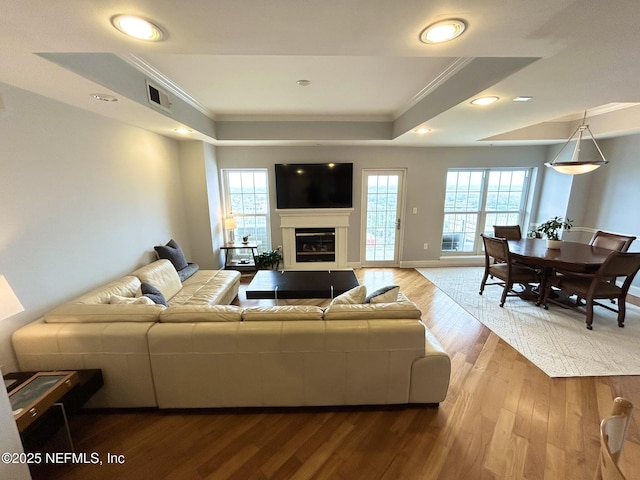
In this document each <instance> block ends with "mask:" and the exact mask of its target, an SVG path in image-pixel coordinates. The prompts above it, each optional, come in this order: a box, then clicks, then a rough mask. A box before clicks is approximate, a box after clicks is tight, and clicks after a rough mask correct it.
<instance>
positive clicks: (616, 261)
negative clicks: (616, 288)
mask: <svg viewBox="0 0 640 480" xmlns="http://www.w3.org/2000/svg"><path fill="white" fill-rule="evenodd" d="M639 269H640V252H638V253H635V252H634V253H629V252H611V254H610V255H609V256H608V257H607V259H606V260H605V261H604V263H603V264H602V266H601V267H600V269H599V270H598V273H597V274H596V276H597V277H598V278H600V279H607V278H612V277H626V278H625V280H624V284H623V287H622V289H623V290H627V289H628V288H629V285H631V282H632V281H633V278H634V277H635V275H636V273H638V270H639ZM625 287H626V288H625Z"/></svg>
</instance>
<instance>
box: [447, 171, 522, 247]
mask: <svg viewBox="0 0 640 480" xmlns="http://www.w3.org/2000/svg"><path fill="white" fill-rule="evenodd" d="M529 177H530V169H524V168H522V169H490V170H489V169H487V170H457V169H451V170H449V171H448V172H447V185H446V190H445V201H444V226H443V229H442V246H441V248H442V251H443V252H465V253H480V252H481V250H482V242H480V240H479V236H480V233H483V232H484V233H487V234H492V233H493V226H494V225H522V222H523V218H524V209H525V204H526V199H527V194H528V189H529Z"/></svg>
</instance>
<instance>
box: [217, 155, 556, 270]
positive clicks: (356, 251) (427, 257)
mask: <svg viewBox="0 0 640 480" xmlns="http://www.w3.org/2000/svg"><path fill="white" fill-rule="evenodd" d="M216 150H217V158H218V166H219V167H220V168H249V167H261V168H268V169H269V174H270V175H269V177H270V179H269V180H270V185H269V190H270V203H271V225H272V231H271V236H272V244H273V245H274V246H275V245H280V244H281V242H282V239H281V233H280V224H279V221H280V218H279V216H278V215H277V214H276V213H275V181H274V179H273V165H274V164H275V163H305V162H352V163H353V164H354V194H353V200H354V210H355V211H354V213H353V214H352V215H351V218H350V228H349V253H348V261H349V262H350V263H352V264H357V263H359V262H360V224H361V215H360V214H361V195H362V186H361V182H362V170H363V168H389V167H391V168H406V169H407V185H406V202H405V206H406V209H405V215H404V238H403V245H402V248H401V251H402V256H401V262H402V264H406V265H413V266H418V265H426V264H429V262H433V261H437V260H438V259H439V257H440V241H441V236H442V224H443V219H444V214H443V210H444V188H445V179H446V174H447V169H448V168H453V167H459V168H482V167H531V166H534V167H539V166H542V165H543V163H544V162H545V160H546V150H547V149H546V147H541V146H532V147H499V148H494V147H469V148H402V147H393V148H390V147H330V146H318V147H315V146H310V147H218V148H217V149H216ZM414 207H416V208H417V209H418V213H417V214H415V215H414V214H413V213H411V212H412V209H413V208H414ZM425 242H426V243H428V244H429V249H428V250H424V248H423V244H424V243H425Z"/></svg>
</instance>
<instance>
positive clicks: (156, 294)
mask: <svg viewBox="0 0 640 480" xmlns="http://www.w3.org/2000/svg"><path fill="white" fill-rule="evenodd" d="M140 290H141V291H142V296H143V297H147V298H150V299H151V300H153V303H157V304H159V305H164V306H165V307H168V306H169V305H168V304H167V299H166V298H164V295H163V294H162V292H161V291H160V290H158V289H157V288H156V287H154V286H153V285H151V284H149V283H147V282H142V283H141V284H140Z"/></svg>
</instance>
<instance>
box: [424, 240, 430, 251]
mask: <svg viewBox="0 0 640 480" xmlns="http://www.w3.org/2000/svg"><path fill="white" fill-rule="evenodd" d="M424 249H425V250H428V249H429V244H428V243H426V242H425V244H424Z"/></svg>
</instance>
